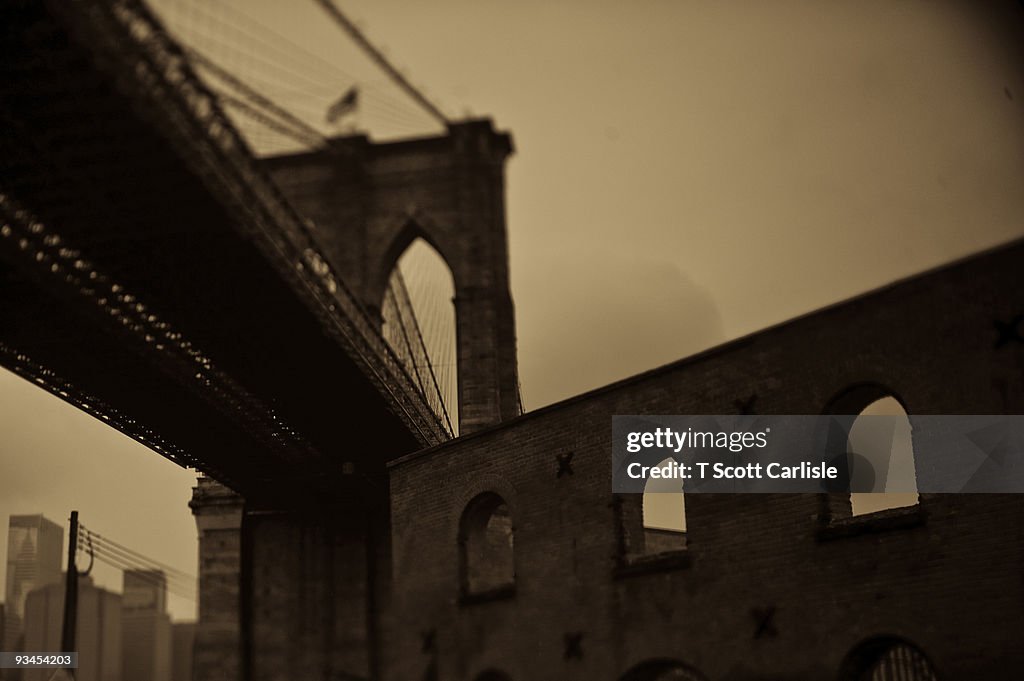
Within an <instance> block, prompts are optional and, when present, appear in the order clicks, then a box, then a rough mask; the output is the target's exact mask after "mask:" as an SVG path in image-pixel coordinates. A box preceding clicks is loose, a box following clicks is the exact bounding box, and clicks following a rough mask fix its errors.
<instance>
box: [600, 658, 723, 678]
mask: <svg viewBox="0 0 1024 681" xmlns="http://www.w3.org/2000/svg"><path fill="white" fill-rule="evenodd" d="M619 681H705V678H704V675H703V674H701V673H700V672H698V671H697V670H696V669H693V668H692V667H689V666H687V665H685V664H683V663H682V662H678V661H676V660H650V661H648V662H641V663H640V664H638V665H637V666H635V667H633V668H632V669H630V670H629V671H628V672H626V673H625V674H623V675H622V677H621V678H620V680H619Z"/></svg>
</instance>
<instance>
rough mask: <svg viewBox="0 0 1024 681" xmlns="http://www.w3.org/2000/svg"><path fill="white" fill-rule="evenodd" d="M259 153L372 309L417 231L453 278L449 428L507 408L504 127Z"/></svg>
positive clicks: (482, 421)
mask: <svg viewBox="0 0 1024 681" xmlns="http://www.w3.org/2000/svg"><path fill="white" fill-rule="evenodd" d="M334 144H335V148H334V149H333V150H331V151H318V152H304V153H300V154H294V155H287V156H279V157H275V158H272V159H268V160H267V161H266V167H267V168H268V170H269V171H270V172H271V174H272V175H273V177H274V179H275V181H276V182H277V184H278V185H279V186H280V187H281V188H282V190H284V192H285V194H286V196H287V197H288V198H289V199H290V200H291V202H292V203H293V204H294V205H295V206H296V207H297V208H298V209H299V211H300V212H301V213H303V215H305V216H306V217H308V218H309V219H310V220H311V221H312V223H313V229H314V233H315V237H316V239H317V241H318V242H319V243H320V246H321V248H322V250H323V253H324V255H325V257H327V258H328V259H329V260H330V262H331V265H332V266H333V267H334V268H335V269H336V270H337V271H338V272H339V273H340V274H341V276H342V278H343V279H344V280H345V282H346V283H347V284H348V286H350V287H351V288H352V289H353V291H354V292H355V293H356V295H357V296H358V297H359V298H360V299H361V300H362V302H363V304H364V305H365V306H366V308H367V309H368V310H370V311H371V314H374V315H376V316H377V317H378V319H379V316H380V308H381V301H382V300H383V298H384V294H385V291H386V288H387V285H388V278H389V276H390V274H391V271H392V269H393V268H394V267H395V265H396V263H397V262H398V259H399V258H400V257H401V255H402V254H403V253H404V252H405V250H406V248H408V246H409V245H410V244H411V243H412V242H413V241H415V240H416V239H417V238H422V239H424V240H425V241H426V242H427V243H429V244H430V245H431V246H432V247H433V248H434V249H435V250H436V251H437V252H438V253H439V254H440V255H441V257H442V258H443V259H444V260H445V262H446V264H447V265H448V268H449V269H450V270H451V273H452V278H453V280H454V284H455V316H456V343H457V349H456V350H457V365H458V366H457V369H458V383H459V385H458V395H459V432H460V433H463V434H465V433H470V432H473V431H475V430H479V429H480V428H484V427H486V426H489V425H493V424H495V423H498V422H500V421H503V420H506V419H509V418H512V417H514V416H517V415H518V414H519V411H520V406H519V404H520V403H519V386H518V375H517V373H518V372H517V363H516V337H515V323H514V313H513V306H512V297H511V294H510V292H509V276H508V245H507V239H506V232H505V173H504V167H505V160H506V159H507V158H508V156H509V154H511V153H512V140H511V137H510V136H509V135H508V134H507V133H501V132H496V131H495V130H494V128H493V126H492V125H491V122H490V121H489V120H475V121H467V122H461V123H453V124H451V125H450V126H449V128H448V134H447V135H443V136H439V137H429V138H422V139H413V140H404V141H398V142H389V143H380V144H376V143H372V142H370V141H369V140H368V139H367V138H366V137H362V136H359V137H347V138H340V139H337V140H335V143H334Z"/></svg>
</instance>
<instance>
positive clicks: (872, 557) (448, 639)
mask: <svg viewBox="0 0 1024 681" xmlns="http://www.w3.org/2000/svg"><path fill="white" fill-rule="evenodd" d="M1022 265H1024V245H1022V244H1021V243H1017V244H1013V245H1010V246H1008V247H1006V248H1003V249H998V250H996V251H993V252H990V253H986V254H983V255H980V256H977V257H974V258H971V259H969V260H967V261H964V262H961V263H958V264H955V265H952V266H949V267H946V268H943V269H940V270H937V271H934V272H931V273H928V274H925V275H923V276H920V277H916V278H913V279H910V280H907V281H904V282H901V283H898V284H896V285H893V286H890V287H887V288H885V289H883V290H880V291H877V292H875V293H872V294H869V295H865V296H863V297H860V298H857V299H855V300H852V301H849V302H846V303H842V304H839V305H836V306H833V307H830V308H828V309H825V310H822V311H820V312H816V313H813V314H810V315H807V316H805V317H801V318H799V319H796V320H794V321H791V322H788V323H785V324H782V325H780V326H777V327H774V328H771V329H768V330H766V331H763V332H761V333H757V334H754V335H752V336H749V337H746V338H743V339H740V340H737V341H734V342H731V343H728V344H726V345H724V346H721V347H719V348H716V349H713V350H710V351H708V352H705V353H702V354H700V355H698V356H695V357H692V358H689V359H685V360H682V361H680V362H677V363H675V364H671V365H668V366H665V367H662V368H660V369H656V370H654V371H651V372H648V373H645V374H642V375H640V376H637V377H634V378H630V379H627V380H625V381H621V382H619V383H616V384H614V385H611V386H609V387H606V388H602V389H600V390H596V391H593V392H590V393H587V394H585V395H582V396H579V397H576V398H572V399H569V400H567V401H565V402H562V403H559V404H556V405H553V406H550V407H547V408H544V409H541V410H538V411H536V412H533V413H529V414H527V415H525V416H522V417H520V418H518V419H516V420H514V421H511V422H506V423H503V424H501V425H499V426H496V427H493V428H490V429H487V430H484V431H482V432H478V433H476V434H473V435H470V436H467V437H463V438H460V439H459V440H456V441H454V442H452V443H449V444H447V445H444V446H441V447H437V448H435V449H432V450H428V451H424V452H420V453H418V454H415V455H411V456H409V457H406V458H405V459H403V460H400V461H398V462H397V463H395V464H394V465H393V466H392V468H391V491H392V536H393V559H394V573H393V579H394V582H393V604H392V607H393V610H394V613H393V619H394V620H395V621H396V622H399V624H396V626H394V627H392V628H390V629H389V631H387V633H386V635H385V638H384V641H383V646H384V651H385V655H384V657H385V658H386V659H387V660H388V664H387V666H386V672H387V674H386V678H388V679H395V680H396V681H397V680H398V679H420V678H425V677H424V674H425V673H427V670H428V668H430V667H431V666H432V665H433V666H435V667H436V670H437V673H438V678H441V679H451V680H452V681H462V680H465V681H470V680H472V679H477V678H479V676H478V675H479V674H481V673H482V672H484V671H485V670H499V671H500V672H502V673H504V674H506V675H507V677H508V678H509V679H534V678H542V679H556V678H565V679H568V678H572V679H607V680H609V681H613V680H614V679H618V678H621V677H622V675H623V674H625V673H626V672H627V670H629V669H631V668H634V667H636V666H637V665H640V664H641V663H643V662H644V661H648V660H657V659H665V658H668V659H673V660H679V661H681V662H683V663H685V665H687V666H688V667H691V668H692V669H694V670H697V671H699V672H700V673H701V674H703V675H704V676H705V677H706V678H708V679H715V680H725V679H768V678H771V679H794V680H795V679H808V680H809V679H828V678H839V674H840V668H841V667H842V665H843V663H844V658H847V656H848V654H850V653H851V651H853V650H854V649H855V648H856V647H857V646H858V644H860V643H861V642H863V641H866V640H870V639H872V638H873V637H883V636H888V637H897V638H899V639H902V640H905V641H908V642H910V643H912V644H913V645H914V646H916V647H917V648H918V649H920V650H921V651H923V652H924V654H925V655H926V656H928V658H929V659H930V660H931V663H932V664H933V666H934V668H935V669H936V671H937V673H938V674H939V676H940V678H943V679H961V678H963V679H968V678H969V679H1017V678H1019V677H1020V669H1021V668H1022V665H1024V645H1022V641H1024V577H1022V575H1024V562H1022V549H1024V498H1022V497H1020V496H1011V495H930V496H929V495H923V498H922V499H921V503H920V505H919V507H917V508H911V509H909V510H907V511H903V510H900V511H892V512H883V513H881V514H879V515H878V516H868V517H855V518H848V517H845V516H848V515H849V513H848V507H849V504H848V500H847V499H843V498H838V499H837V498H829V497H826V496H824V495H822V496H817V495H688V496H687V498H686V511H687V541H688V547H687V549H686V550H685V553H684V554H679V553H676V554H668V555H666V556H664V557H663V559H661V560H659V559H658V557H657V556H655V557H653V558H652V559H650V560H644V561H635V562H634V561H631V560H630V556H629V555H628V552H629V547H628V542H627V541H625V539H624V533H627V534H628V533H629V532H630V531H631V528H630V527H629V526H628V525H629V523H630V520H629V519H630V518H631V517H632V518H635V517H637V516H638V512H637V509H638V505H639V503H640V498H639V496H638V495H633V496H631V497H629V498H623V499H618V500H617V499H616V498H615V497H614V496H613V495H612V493H611V439H610V438H611V417H612V415H613V414H675V413H679V414H687V413H710V414H716V413H735V412H736V411H738V410H739V409H740V408H742V407H744V406H747V407H750V406H753V407H754V409H756V411H758V412H760V413H772V414H816V413H823V412H829V411H831V412H833V413H858V412H859V411H860V409H862V408H863V407H864V406H866V405H867V404H868V403H870V402H871V401H873V400H874V399H876V398H877V397H879V396H881V395H884V394H891V395H893V396H895V397H897V398H898V399H899V400H900V401H901V402H902V403H903V405H905V407H906V409H907V411H908V412H909V413H910V414H911V415H913V414H915V413H916V414H955V413H979V414H987V413H992V414H1002V413H1021V412H1022V411H1024V382H1022V377H1024V347H1022V344H1021V343H1020V342H1019V341H1010V342H1003V343H1002V344H998V339H999V334H998V333H997V326H996V322H1002V323H1004V324H1005V323H1006V322H1008V321H1009V320H1012V319H1013V318H1014V317H1015V316H1016V315H1018V314H1019V313H1020V312H1021V311H1022V308H1024V279H1022V278H1021V276H1020V273H1021V266H1022ZM595 342H597V341H595ZM997 345H998V347H997ZM754 396H756V398H755V399H754V400H753V402H752V403H751V398H752V397H754ZM567 453H572V455H573V458H572V462H571V467H572V471H573V472H572V474H571V475H569V474H566V473H565V472H563V475H561V476H560V477H559V476H558V475H557V472H558V469H559V464H558V456H559V455H563V456H564V455H565V454H567ZM485 491H493V492H496V493H498V494H500V495H501V496H502V497H503V498H504V499H505V500H506V501H507V503H508V505H509V506H510V508H511V512H512V521H513V524H514V528H515V535H514V546H515V565H516V578H515V589H514V594H513V595H511V596H506V597H504V598H497V599H494V600H489V601H483V602H472V603H466V602H463V600H462V599H460V585H459V579H460V578H459V521H460V517H461V515H462V513H463V510H464V509H465V507H466V505H467V503H468V502H469V501H470V500H471V499H472V498H473V497H474V496H475V495H477V494H478V493H481V492H485ZM844 503H845V506H846V509H847V511H846V512H845V513H844V512H843V507H844ZM425 632H431V633H429V634H426V635H428V636H429V638H428V640H429V642H430V643H431V645H427V646H425V645H424V635H425ZM631 678H633V677H631ZM637 678H638V677H637ZM648 678H655V677H654V676H650V677H648ZM659 678H660V677H659ZM665 678H668V677H665ZM672 678H677V677H672Z"/></svg>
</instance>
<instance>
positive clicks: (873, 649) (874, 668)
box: [839, 637, 939, 681]
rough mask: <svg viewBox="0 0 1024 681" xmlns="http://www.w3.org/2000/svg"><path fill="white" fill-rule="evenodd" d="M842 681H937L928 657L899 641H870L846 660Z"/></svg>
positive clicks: (908, 644)
mask: <svg viewBox="0 0 1024 681" xmlns="http://www.w3.org/2000/svg"><path fill="white" fill-rule="evenodd" d="M839 678H840V679H841V680H842V681H938V678H939V677H938V674H936V672H935V668H934V667H932V664H931V662H930V661H929V660H928V658H927V656H925V654H924V653H923V652H922V651H921V650H920V649H919V648H917V647H916V646H915V645H913V644H911V643H908V642H907V641H902V640H899V639H896V638H888V637H886V638H877V639H871V640H869V641H866V642H864V643H862V644H861V645H859V646H857V647H856V648H855V649H854V650H853V651H851V652H850V654H849V655H847V656H846V659H845V660H844V661H843V667H842V669H841V670H840V675H839Z"/></svg>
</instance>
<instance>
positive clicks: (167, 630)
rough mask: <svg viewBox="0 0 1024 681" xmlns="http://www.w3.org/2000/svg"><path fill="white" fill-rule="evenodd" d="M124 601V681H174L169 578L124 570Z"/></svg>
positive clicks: (122, 604)
mask: <svg viewBox="0 0 1024 681" xmlns="http://www.w3.org/2000/svg"><path fill="white" fill-rule="evenodd" d="M123 592H124V594H123V596H122V600H121V632H122V633H121V648H122V659H123V667H122V673H123V676H122V678H124V679H130V680H131V681H170V680H171V643H172V635H171V618H170V617H169V616H168V615H167V577H166V575H164V573H163V572H162V571H160V570H125V571H124V589H123Z"/></svg>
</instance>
